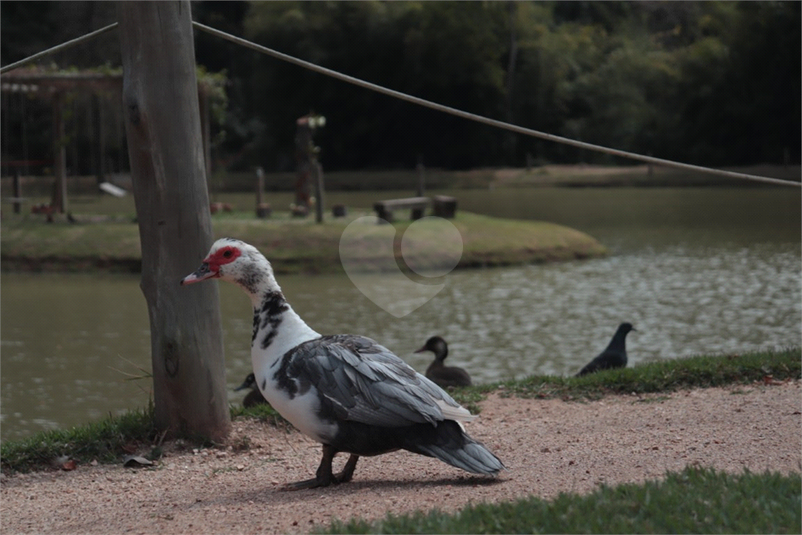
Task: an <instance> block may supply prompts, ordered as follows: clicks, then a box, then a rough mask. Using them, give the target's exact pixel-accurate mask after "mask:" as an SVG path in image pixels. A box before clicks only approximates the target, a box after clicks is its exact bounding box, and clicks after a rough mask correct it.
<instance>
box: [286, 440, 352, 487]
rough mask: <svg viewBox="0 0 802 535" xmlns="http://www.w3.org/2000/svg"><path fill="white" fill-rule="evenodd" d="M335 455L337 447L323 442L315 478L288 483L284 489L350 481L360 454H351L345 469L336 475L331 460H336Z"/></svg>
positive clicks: (322, 485)
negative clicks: (332, 470) (332, 469)
mask: <svg viewBox="0 0 802 535" xmlns="http://www.w3.org/2000/svg"><path fill="white" fill-rule="evenodd" d="M335 455H337V450H336V449H334V448H333V447H331V446H330V445H328V444H323V458H322V459H321V460H320V466H318V467H317V472H315V477H314V479H305V480H303V481H296V482H295V483H287V484H286V485H284V488H283V490H301V489H315V488H318V487H328V486H329V485H331V484H332V483H334V484H337V483H345V482H346V481H350V480H351V477H352V476H353V475H354V469H355V468H356V461H357V459H359V456H358V455H351V457H349V458H348V462H347V463H345V467H344V468H343V471H342V472H340V473H339V474H337V475H334V474H332V472H331V462H332V461H333V460H334V456H335Z"/></svg>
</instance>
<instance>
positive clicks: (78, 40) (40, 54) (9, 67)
mask: <svg viewBox="0 0 802 535" xmlns="http://www.w3.org/2000/svg"><path fill="white" fill-rule="evenodd" d="M118 24H119V23H117V22H115V23H114V24H109V25H108V26H104V27H103V28H100V29H99V30H95V31H94V32H90V33H88V34H86V35H82V36H81V37H76V38H75V39H72V40H70V41H66V42H64V43H61V44H60V45H56V46H54V47H53V48H48V49H47V50H42V51H41V52H37V53H36V54H34V55H33V56H28V57H27V58H25V59H21V60H19V61H17V62H15V63H12V64H10V65H6V66H5V67H3V68H0V74H4V73H6V72H8V71H11V70H14V69H17V68H19V67H22V66H23V65H27V64H28V63H31V62H32V61H36V60H37V59H39V58H43V57H45V56H47V55H49V54H54V53H56V52H60V51H61V50H65V49H67V48H70V47H72V46H75V45H78V44H81V43H83V42H84V41H88V40H90V39H92V38H93V37H96V36H98V35H100V34H102V33H106V32H108V31H110V30H113V29H114V28H116V27H117V25H118Z"/></svg>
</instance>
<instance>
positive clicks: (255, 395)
mask: <svg viewBox="0 0 802 535" xmlns="http://www.w3.org/2000/svg"><path fill="white" fill-rule="evenodd" d="M246 389H249V390H250V392H248V393H247V394H246V395H245V397H244V398H242V406H243V407H255V406H256V405H266V404H267V400H266V399H265V397H264V396H263V395H262V393H261V392H260V391H259V387H258V386H257V385H256V376H255V375H254V374H252V373H249V374H248V375H247V376H246V377H245V380H244V381H242V384H241V385H239V386H238V387H237V388H235V389H234V392H239V391H240V390H246Z"/></svg>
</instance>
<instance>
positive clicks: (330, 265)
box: [0, 207, 606, 273]
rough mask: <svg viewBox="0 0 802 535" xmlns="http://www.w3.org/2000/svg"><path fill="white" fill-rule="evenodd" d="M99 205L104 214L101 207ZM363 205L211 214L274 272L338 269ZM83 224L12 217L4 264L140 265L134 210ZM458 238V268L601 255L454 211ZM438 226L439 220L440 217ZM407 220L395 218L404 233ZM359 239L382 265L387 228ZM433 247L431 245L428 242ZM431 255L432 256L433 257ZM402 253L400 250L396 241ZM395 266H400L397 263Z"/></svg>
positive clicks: (434, 236)
mask: <svg viewBox="0 0 802 535" xmlns="http://www.w3.org/2000/svg"><path fill="white" fill-rule="evenodd" d="M97 211H99V212H103V211H104V209H103V208H102V207H97ZM369 214H370V213H369V212H367V211H362V212H360V211H353V210H352V211H351V213H350V214H349V216H348V217H347V218H342V219H331V218H327V219H326V221H325V222H324V223H323V224H320V225H318V224H316V223H315V222H314V218H311V217H310V218H304V219H293V218H291V217H290V216H289V213H288V212H277V213H274V214H273V217H271V218H270V219H266V220H260V219H256V218H254V217H253V215H252V213H251V212H243V211H239V212H233V213H221V214H217V215H215V216H214V217H213V218H212V226H213V230H214V235H215V236H216V237H222V236H232V237H236V238H239V239H241V240H244V241H246V242H248V243H251V244H252V245H254V246H256V247H257V248H259V249H260V250H261V251H262V252H264V253H265V255H266V256H267V257H268V258H269V259H270V261H271V262H272V263H273V266H274V269H275V270H276V272H277V273H299V272H306V273H340V272H342V270H343V268H342V265H341V263H340V258H339V250H340V249H339V246H340V237H341V236H342V234H343V231H344V230H345V228H346V226H347V225H348V224H349V223H351V222H352V221H353V220H354V219H356V218H357V217H360V216H365V215H369ZM82 217H84V219H82V222H81V223H78V224H69V223H67V222H66V221H59V222H57V223H53V224H46V223H44V222H43V219H42V218H41V216H33V215H24V216H15V217H10V218H8V219H6V220H5V221H4V224H3V227H2V251H1V252H0V253H1V254H0V259H1V260H2V268H3V269H4V270H25V269H30V270H61V271H79V270H80V271H85V270H87V269H110V270H118V271H119V270H124V271H138V270H139V269H140V265H141V249H140V244H139V230H138V227H137V225H136V224H135V223H133V216H132V215H131V216H115V217H114V218H113V219H109V217H110V216H96V219H91V217H92V216H82ZM451 221H452V222H453V224H454V226H456V228H457V229H458V230H459V232H460V235H461V238H462V242H463V254H462V258H461V260H460V263H459V266H460V267H476V266H499V265H512V264H521V263H534V262H543V261H550V260H570V259H575V258H588V257H593V256H600V255H603V254H605V252H606V250H605V248H604V247H603V246H602V245H601V244H600V243H599V242H598V241H596V240H595V239H593V238H592V237H590V236H588V235H587V234H584V233H582V232H579V231H577V230H574V229H571V228H568V227H564V226H562V225H557V224H553V223H545V222H538V221H514V220H507V219H497V218H493V217H488V216H481V215H476V214H471V213H468V212H465V211H461V212H458V215H457V217H456V218H455V219H454V220H451ZM439 223H441V226H442V221H440V222H439ZM410 224H411V223H410V222H409V221H401V220H399V221H398V222H397V223H395V224H394V227H395V228H396V236H397V237H398V236H401V235H402V234H403V232H404V231H406V230H407V228H408V227H409V225H410ZM357 228H358V229H359V231H358V232H359V233H360V234H359V238H360V240H361V243H362V244H363V251H362V253H363V255H364V258H362V260H363V262H361V263H362V264H364V265H366V266H371V265H380V264H381V262H380V260H383V259H381V258H377V257H376V254H377V251H378V250H379V249H377V247H375V244H376V243H377V241H379V240H383V239H386V230H387V228H388V227H387V226H385V225H360V226H358V227H357ZM439 232H440V227H438V221H437V220H427V221H422V222H420V223H419V224H418V225H417V227H416V233H417V235H418V236H419V237H420V238H421V239H420V241H421V242H427V240H428V243H429V244H432V243H434V244H436V243H439V242H438V238H439ZM429 249H431V247H430V248H429ZM436 252H437V251H436V250H435V253H436ZM436 256H437V255H436V254H434V255H433V256H432V257H436ZM396 257H397V258H398V259H401V249H400V247H396ZM400 265H402V266H403V265H404V264H403V263H401V264H400Z"/></svg>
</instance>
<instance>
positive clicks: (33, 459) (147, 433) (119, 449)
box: [0, 406, 159, 472]
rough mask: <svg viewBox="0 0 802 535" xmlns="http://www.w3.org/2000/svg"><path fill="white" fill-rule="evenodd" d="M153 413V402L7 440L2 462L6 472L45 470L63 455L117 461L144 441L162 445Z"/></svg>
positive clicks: (2, 447) (2, 448) (0, 447)
mask: <svg viewBox="0 0 802 535" xmlns="http://www.w3.org/2000/svg"><path fill="white" fill-rule="evenodd" d="M153 417H154V411H153V407H152V406H150V407H148V408H146V409H141V410H134V411H130V412H127V413H125V414H123V415H121V416H109V417H108V418H106V419H104V420H101V421H99V422H93V423H89V424H86V425H81V426H76V427H73V428H70V429H64V430H61V429H59V430H53V431H43V432H41V433H37V434H35V435H33V436H31V437H29V438H25V439H21V440H14V441H5V442H3V443H2V444H0V465H2V469H3V472H29V471H31V470H43V469H48V468H50V467H52V466H53V463H54V460H55V459H57V458H58V457H61V456H62V455H68V456H69V457H70V458H72V459H75V460H76V461H79V462H80V463H81V464H87V463H89V462H91V461H92V460H97V461H98V462H103V463H113V462H118V461H120V459H121V457H122V456H123V455H124V454H125V453H132V452H133V451H135V450H140V449H141V448H142V447H143V445H151V446H154V447H158V446H159V440H158V433H157V431H156V428H155V426H154V423H153Z"/></svg>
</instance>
